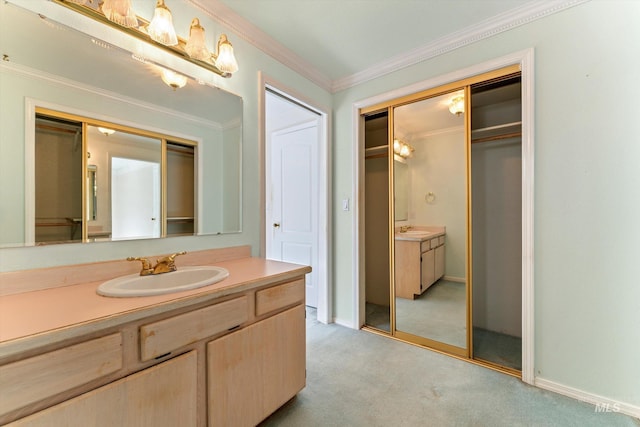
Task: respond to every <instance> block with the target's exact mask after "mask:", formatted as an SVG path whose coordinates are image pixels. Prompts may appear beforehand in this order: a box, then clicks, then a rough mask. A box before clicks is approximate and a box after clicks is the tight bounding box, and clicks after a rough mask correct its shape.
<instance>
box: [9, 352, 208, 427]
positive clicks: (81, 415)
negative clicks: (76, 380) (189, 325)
mask: <svg viewBox="0 0 640 427" xmlns="http://www.w3.org/2000/svg"><path fill="white" fill-rule="evenodd" d="M196 390H197V355H196V351H191V352H189V353H187V354H184V355H181V356H178V357H176V358H174V359H171V360H168V361H166V362H163V363H160V364H159V365H156V366H153V367H151V368H148V369H145V370H143V371H140V372H138V373H135V374H133V375H130V376H128V377H125V378H123V379H121V380H118V381H115V382H113V383H111V384H107V385H105V386H102V387H99V388H97V389H95V390H93V391H90V392H88V393H85V394H82V395H80V396H78V397H75V398H73V399H70V400H67V401H66V402H63V403H60V404H58V405H55V406H53V407H51V408H48V409H45V410H43V411H40V412H37V413H35V414H33V415H31V416H29V417H26V418H23V419H21V420H18V421H16V422H13V423H11V424H8V425H9V426H12V427H23V426H29V427H40V426H42V427H50V426H104V427H111V426H149V427H152V426H153V427H155V426H194V425H196V417H197V398H196Z"/></svg>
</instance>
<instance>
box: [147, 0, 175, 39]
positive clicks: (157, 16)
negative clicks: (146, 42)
mask: <svg viewBox="0 0 640 427" xmlns="http://www.w3.org/2000/svg"><path fill="white" fill-rule="evenodd" d="M147 32H148V33H149V37H151V38H152V39H153V40H155V41H157V42H158V43H161V44H163V45H166V46H175V45H177V44H178V36H177V35H176V30H175V29H174V28H173V18H172V17H171V11H170V10H169V8H168V7H167V6H165V4H164V0H158V2H157V3H156V10H155V12H154V14H153V19H152V20H151V23H150V24H149V26H148V27H147Z"/></svg>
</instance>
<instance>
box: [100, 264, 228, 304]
mask: <svg viewBox="0 0 640 427" xmlns="http://www.w3.org/2000/svg"><path fill="white" fill-rule="evenodd" d="M228 276H229V271H227V269H226V268H222V267H212V266H202V267H181V268H179V269H178V270H177V271H172V272H170V273H163V274H156V275H150V276H140V275H139V274H130V275H128V276H122V277H116V278H115V279H111V280H109V281H106V282H104V283H103V284H101V285H100V286H99V287H98V291H97V292H98V294H100V295H104V296H106V297H146V296H150V295H161V294H170V293H172V292H180V291H186V290H189V289H196V288H201V287H203V286H208V285H213V284H214V283H217V282H219V281H221V280H224V279H226V278H227V277H228Z"/></svg>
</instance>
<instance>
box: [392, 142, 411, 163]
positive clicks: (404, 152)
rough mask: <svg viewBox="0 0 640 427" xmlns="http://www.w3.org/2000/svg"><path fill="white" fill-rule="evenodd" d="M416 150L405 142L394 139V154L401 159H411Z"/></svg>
mask: <svg viewBox="0 0 640 427" xmlns="http://www.w3.org/2000/svg"><path fill="white" fill-rule="evenodd" d="M413 151H414V148H413V147H412V146H411V145H409V144H407V143H406V142H404V141H400V140H399V139H394V140H393V152H394V153H395V154H397V155H399V156H400V157H404V158H405V159H406V158H407V157H411V154H413Z"/></svg>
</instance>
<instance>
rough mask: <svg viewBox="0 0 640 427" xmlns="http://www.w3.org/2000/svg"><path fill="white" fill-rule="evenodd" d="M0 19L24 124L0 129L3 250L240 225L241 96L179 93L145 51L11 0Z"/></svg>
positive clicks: (201, 90)
mask: <svg viewBox="0 0 640 427" xmlns="http://www.w3.org/2000/svg"><path fill="white" fill-rule="evenodd" d="M2 22H3V26H2V27H3V28H2V29H1V30H0V31H1V32H2V34H0V36H1V37H0V40H2V42H1V43H2V52H3V53H4V54H6V55H8V60H7V61H4V62H3V64H2V67H1V68H0V78H1V79H2V84H3V87H7V88H11V90H10V91H9V90H7V91H3V96H2V99H1V100H0V102H1V103H2V110H3V111H6V112H8V113H11V116H14V117H24V121H23V122H22V123H15V126H14V128H13V129H7V128H6V127H5V129H3V130H2V133H3V135H2V141H11V146H12V148H11V149H8V148H7V149H5V147H4V145H3V147H2V148H3V156H12V160H11V162H10V167H8V168H3V170H2V171H1V172H0V174H1V178H2V179H1V182H2V183H3V184H2V185H3V187H2V189H1V190H2V196H3V204H4V203H6V205H5V206H7V207H10V209H3V210H2V212H1V213H0V215H1V218H0V246H3V247H11V246H24V245H27V246H29V245H34V244H42V243H52V242H81V241H82V242H90V241H103V240H129V239H146V238H156V237H169V236H185V235H205V234H223V233H234V232H239V231H241V201H242V198H241V162H242V159H241V151H242V99H241V98H239V97H238V96H235V95H233V94H230V93H227V92H225V91H223V90H221V89H219V88H216V87H212V86H210V85H209V84H205V83H204V82H200V83H198V82H196V81H195V80H188V81H187V84H186V86H184V87H182V88H178V89H174V88H172V87H170V86H168V85H167V84H165V83H164V82H163V80H162V79H161V76H160V74H161V69H160V68H159V67H157V66H156V65H154V64H152V63H150V62H145V61H144V60H143V59H142V58H140V57H139V56H136V55H131V53H129V52H126V51H124V50H122V49H120V48H118V47H116V46H113V45H110V44H107V43H104V42H102V41H100V40H98V39H96V38H92V37H90V36H88V35H86V34H83V33H80V32H78V31H76V30H73V29H71V28H68V27H65V26H62V25H60V24H58V23H56V22H54V21H52V20H49V19H46V18H43V17H39V16H38V15H37V14H35V13H32V12H30V11H27V10H24V9H21V8H20V7H17V6H15V5H13V4H5V5H3V18H2ZM5 24H6V25H5ZM8 34H10V36H7V35H8ZM24 43H29V49H24V48H23V44H24ZM52 57H55V60H51V58H52ZM99 128H107V129H111V130H115V133H112V134H109V135H106V134H105V133H104V132H101V131H100V130H99ZM52 140H58V141H64V142H60V144H62V145H59V146H56V144H49V143H47V144H45V143H44V142H43V141H49V142H50V141H52ZM17 141H24V144H22V143H17ZM3 144H4V142H3ZM7 144H8V142H7ZM22 152H24V156H26V158H25V157H24V156H23V155H22ZM8 159H9V157H7V158H6V160H8ZM202 165H206V167H203V166H202ZM9 183H12V184H11V185H9Z"/></svg>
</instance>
